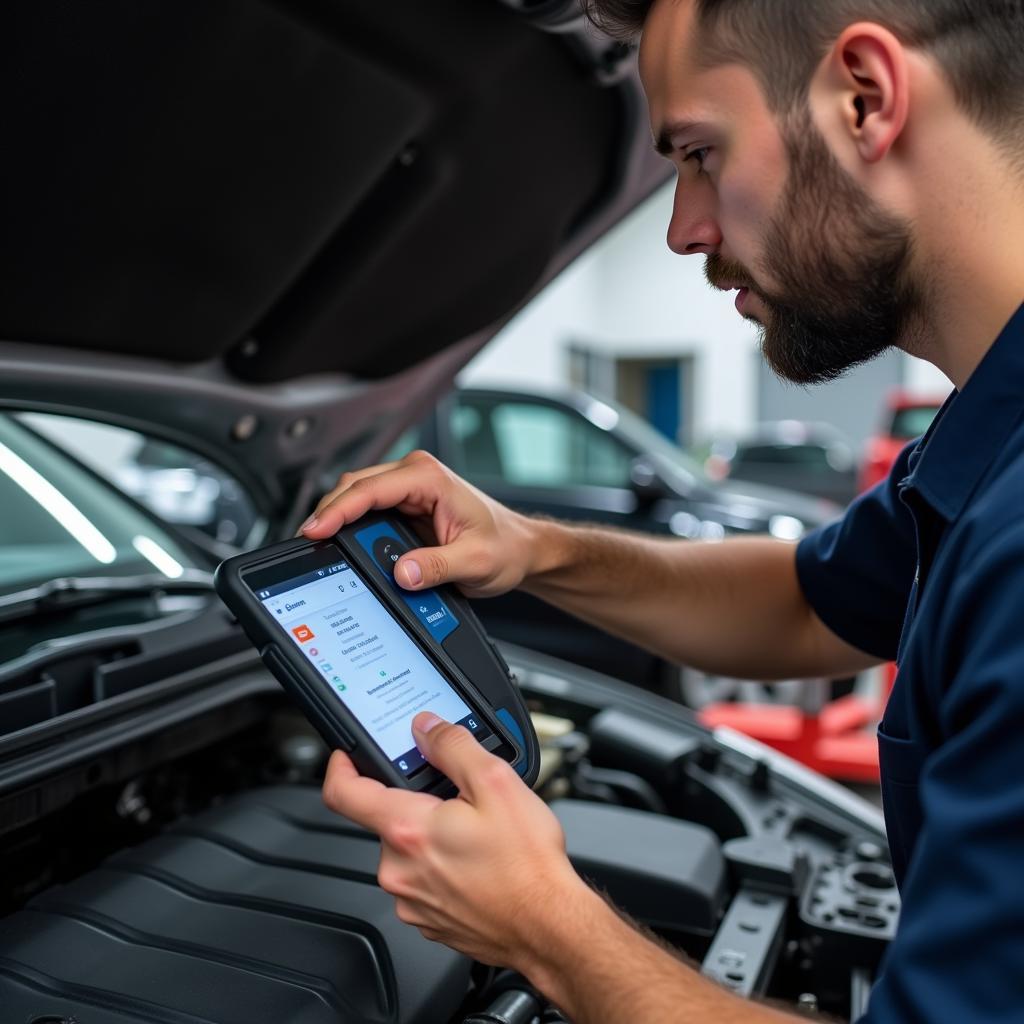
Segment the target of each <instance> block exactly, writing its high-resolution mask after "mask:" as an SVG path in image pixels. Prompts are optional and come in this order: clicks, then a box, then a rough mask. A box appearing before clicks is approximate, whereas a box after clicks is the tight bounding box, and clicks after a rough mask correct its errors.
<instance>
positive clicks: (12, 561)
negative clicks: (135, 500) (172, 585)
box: [0, 414, 195, 593]
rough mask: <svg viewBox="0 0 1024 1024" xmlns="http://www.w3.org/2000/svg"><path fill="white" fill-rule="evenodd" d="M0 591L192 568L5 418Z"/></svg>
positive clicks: (132, 514)
mask: <svg viewBox="0 0 1024 1024" xmlns="http://www.w3.org/2000/svg"><path fill="white" fill-rule="evenodd" d="M0 508H3V510H4V514H3V516H2V517H0V592H2V593H8V592H11V591H15V590H20V589H22V588H25V587H31V586H35V585H37V584H40V583H43V582H45V581H47V580H50V579H53V578H54V577H58V576H81V575H86V576H127V575H134V574H136V573H149V572H152V571H153V570H154V568H156V569H157V570H159V571H160V572H162V573H164V575H166V576H168V577H169V578H174V577H176V576H180V575H181V574H182V572H183V571H184V569H186V568H190V567H195V566H194V562H193V561H192V560H191V559H190V558H189V557H188V555H187V554H186V552H185V551H184V550H183V549H182V548H181V547H180V546H179V545H178V544H177V543H176V542H175V541H174V539H173V538H172V537H170V536H169V535H168V534H167V533H166V532H165V531H163V530H161V529H160V528H159V526H158V524H157V523H155V522H154V521H153V520H152V519H150V518H149V517H148V516H146V515H144V514H143V513H142V512H140V511H139V510H138V509H137V508H135V507H133V506H132V505H130V504H129V503H128V502H126V501H125V500H124V499H123V498H121V497H120V496H119V495H118V494H117V492H116V491H114V490H112V489H111V488H110V487H108V486H106V485H105V484H103V483H102V482H101V481H100V480H97V479H96V478H95V477H94V476H93V475H92V474H91V473H89V472H88V471H86V470H85V469H84V468H83V467H82V466H81V465H80V464H79V463H77V462H76V461H75V460H73V459H72V458H70V457H69V456H67V455H66V454H65V453H63V452H62V451H60V450H59V449H57V448H55V447H54V446H53V445H52V444H50V443H48V442H47V440H45V439H44V438H43V437H41V436H40V435H39V434H37V433H35V432H34V431H32V430H31V429H30V428H28V427H27V426H26V425H24V424H22V423H19V422H18V421H17V420H16V419H14V418H13V417H12V416H8V415H6V414H0Z"/></svg>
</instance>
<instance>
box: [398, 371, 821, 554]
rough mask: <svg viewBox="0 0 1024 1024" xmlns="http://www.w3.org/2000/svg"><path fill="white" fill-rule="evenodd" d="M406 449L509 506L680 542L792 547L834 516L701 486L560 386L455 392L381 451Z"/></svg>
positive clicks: (622, 422) (762, 492)
mask: <svg viewBox="0 0 1024 1024" xmlns="http://www.w3.org/2000/svg"><path fill="white" fill-rule="evenodd" d="M414 448H423V449H426V450H427V451H430V452H433V453H434V454H435V455H437V456H438V458H440V459H441V461H442V462H444V463H445V464H446V465H448V466H450V467H451V468H452V469H454V470H455V471H456V472H457V473H459V474H461V475H462V476H464V477H466V479H468V480H471V481H472V482H473V483H474V484H476V485H477V486H479V487H480V488H482V489H483V490H485V491H487V493H489V494H492V495H493V496H494V497H496V498H498V499H499V500H500V501H502V502H503V503H505V504H507V505H511V506H512V507H513V508H517V509H520V510H523V511H526V512H531V513H541V514H545V515H553V516H557V517H559V518H563V519H582V520H586V521H588V522H600V523H607V524H609V525H614V526H622V527H627V528H629V529H639V530H648V531H650V532H653V533H663V534H672V535H675V536H679V537H685V538H688V539H696V538H701V539H710V540H718V539H721V538H722V537H725V536H726V535H727V534H732V533H769V534H771V535H773V536H775V537H780V538H783V539H786V540H796V539H797V538H799V537H800V536H802V535H803V533H804V532H805V531H806V530H808V529H811V528H813V527H815V526H818V525H820V524H821V523H823V522H826V521H827V520H828V519H829V518H831V517H832V516H834V515H836V514H838V512H839V506H838V505H837V504H836V503H834V502H831V501H827V500H821V499H818V500H815V499H813V498H808V497H807V496H806V495H802V494H798V493H795V492H794V491H792V490H784V489H782V488H778V487H770V486H762V485H760V484H752V483H749V482H744V483H743V484H739V485H734V484H732V483H731V482H730V483H728V484H725V483H722V482H721V481H718V480H713V479H711V478H710V477H708V476H707V475H706V474H705V472H704V471H703V469H702V468H701V466H700V465H699V464H698V463H697V462H696V461H695V460H694V459H692V458H691V457H690V456H689V455H687V454H686V452H684V451H683V449H682V448H680V447H679V446H678V445H676V444H673V443H672V442H671V441H669V440H668V439H667V438H665V437H664V436H663V435H662V434H660V433H658V431H656V430H655V429H654V428H653V427H652V426H651V425H650V424H649V423H647V422H646V421H645V420H643V419H642V418H641V417H639V416H637V415H636V414H635V413H634V412H632V411H630V410H629V409H626V408H625V407H623V406H621V405H619V404H618V403H616V402H614V401H611V400H608V399H605V398H598V397H596V396H594V395H590V394H587V393H586V392H584V391H580V390H577V389H571V388H565V389H560V390H549V391H539V390H526V389H521V388H480V387H472V388H470V387H466V388H458V389H456V390H454V391H452V392H451V393H450V394H448V395H447V396H445V397H444V398H442V399H441V400H440V401H439V402H438V403H437V405H436V406H435V408H434V409H433V410H432V411H431V413H430V414H429V415H428V416H427V417H426V418H425V419H423V420H422V421H421V422H420V423H419V424H417V425H416V426H415V427H413V428H412V429H410V430H408V431H407V432H406V433H405V434H403V436H402V437H401V438H400V439H399V440H398V442H396V444H395V445H394V446H393V448H392V449H391V452H390V453H389V454H390V457H398V456H400V455H402V454H404V453H405V452H408V451H411V450H412V449H414Z"/></svg>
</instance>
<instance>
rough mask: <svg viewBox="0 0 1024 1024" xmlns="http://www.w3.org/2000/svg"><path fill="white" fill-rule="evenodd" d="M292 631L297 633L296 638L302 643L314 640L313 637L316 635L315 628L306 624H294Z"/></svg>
mask: <svg viewBox="0 0 1024 1024" xmlns="http://www.w3.org/2000/svg"><path fill="white" fill-rule="evenodd" d="M292 632H293V633H294V634H295V639H296V640H298V641H299V643H300V644H304V643H306V642H307V641H308V640H312V639H313V637H314V636H316V634H315V633H314V632H313V630H311V629H310V628H309V626H306V625H302V626H293V627H292Z"/></svg>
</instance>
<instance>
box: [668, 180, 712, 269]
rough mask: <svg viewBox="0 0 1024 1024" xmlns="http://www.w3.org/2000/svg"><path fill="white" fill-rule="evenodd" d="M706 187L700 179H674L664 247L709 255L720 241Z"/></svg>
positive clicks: (674, 250) (683, 254)
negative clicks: (670, 215)
mask: <svg viewBox="0 0 1024 1024" xmlns="http://www.w3.org/2000/svg"><path fill="white" fill-rule="evenodd" d="M710 191H711V190H710V189H709V188H708V187H706V186H705V185H703V183H700V182H684V181H683V180H682V179H680V180H679V181H677V182H676V193H675V199H674V200H673V204H672V219H671V220H670V221H669V225H668V247H669V248H670V249H671V250H672V251H673V252H675V253H678V254H679V255H680V256H694V255H697V254H698V253H703V254H704V255H709V254H711V253H713V252H717V251H718V249H719V247H720V246H721V244H722V233H721V231H719V229H718V222H717V221H716V220H715V217H714V204H713V202H712V201H711V200H712V196H711V195H710V194H709V193H710Z"/></svg>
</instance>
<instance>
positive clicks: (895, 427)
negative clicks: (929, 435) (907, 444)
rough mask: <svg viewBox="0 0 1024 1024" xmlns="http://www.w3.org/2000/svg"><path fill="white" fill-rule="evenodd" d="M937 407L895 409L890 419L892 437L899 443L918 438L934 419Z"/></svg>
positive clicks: (924, 406) (916, 406)
mask: <svg viewBox="0 0 1024 1024" xmlns="http://www.w3.org/2000/svg"><path fill="white" fill-rule="evenodd" d="M938 411H939V407H938V406H936V405H915V406H913V407H911V408H909V409H897V410H896V412H895V413H894V414H893V418H892V436H893V437H895V438H896V439H897V440H900V441H910V440H911V439H912V438H915V437H920V436H921V434H923V433H924V432H925V431H926V430H927V429H928V428H929V427H930V426H931V425H932V420H933V419H935V415H936V413H937V412H938Z"/></svg>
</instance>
